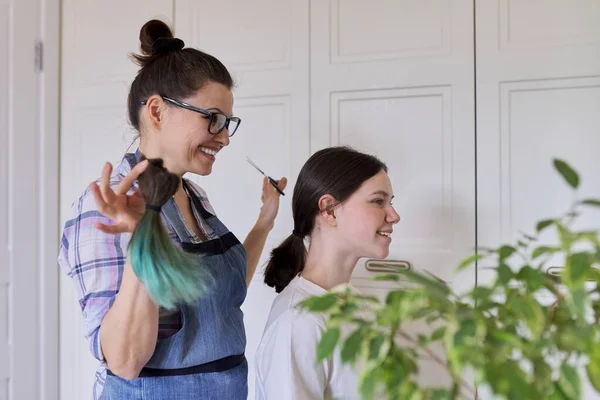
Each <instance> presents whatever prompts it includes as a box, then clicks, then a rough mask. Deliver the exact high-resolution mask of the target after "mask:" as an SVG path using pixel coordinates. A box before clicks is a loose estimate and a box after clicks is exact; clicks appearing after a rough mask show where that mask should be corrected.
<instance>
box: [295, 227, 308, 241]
mask: <svg viewBox="0 0 600 400" xmlns="http://www.w3.org/2000/svg"><path fill="white" fill-rule="evenodd" d="M292 235H293V236H296V237H297V238H299V239H304V236H306V235H303V234H301V233H300V232H298V231H297V230H295V229H294V230H293V231H292Z"/></svg>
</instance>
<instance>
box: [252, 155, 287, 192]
mask: <svg viewBox="0 0 600 400" xmlns="http://www.w3.org/2000/svg"><path fill="white" fill-rule="evenodd" d="M246 159H247V160H248V162H249V163H250V165H252V166H253V167H254V168H256V170H257V171H258V172H260V173H261V174H263V175H264V176H265V177H266V178H267V179H268V180H269V183H271V185H273V187H274V188H275V190H277V191H278V192H279V194H280V195H282V196H285V193H283V191H282V190H281V189H279V186H277V181H276V180H275V179H273V178H271V177H270V176H268V175H267V174H265V173H264V172H262V170H261V169H260V168H258V165H256V164H254V162H253V161H252V160H251V159H250V157H246Z"/></svg>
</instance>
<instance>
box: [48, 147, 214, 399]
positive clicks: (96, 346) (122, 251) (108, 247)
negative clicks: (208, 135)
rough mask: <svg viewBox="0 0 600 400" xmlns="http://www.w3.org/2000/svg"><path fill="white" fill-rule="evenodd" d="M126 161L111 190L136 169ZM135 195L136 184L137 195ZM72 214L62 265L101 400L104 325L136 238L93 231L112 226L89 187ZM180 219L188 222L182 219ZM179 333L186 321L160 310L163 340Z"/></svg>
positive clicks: (197, 189) (196, 192) (64, 239)
mask: <svg viewBox="0 0 600 400" xmlns="http://www.w3.org/2000/svg"><path fill="white" fill-rule="evenodd" d="M129 156H130V157H129V158H133V155H129ZM127 158H128V157H125V158H124V159H123V161H121V163H120V164H119V165H118V166H117V167H116V168H115V169H114V171H113V175H112V176H111V179H110V186H111V187H112V188H113V189H115V188H116V187H117V186H118V185H119V183H120V182H121V181H122V180H123V178H124V177H125V176H126V175H127V174H128V173H129V172H130V171H131V168H132V166H131V165H130V163H129V161H128V160H127ZM188 183H190V185H189V187H191V188H192V191H193V193H188V195H190V196H197V197H199V198H200V200H201V202H202V205H203V206H204V208H205V209H206V210H207V211H209V212H210V213H211V214H213V215H214V214H215V213H214V210H213V208H212V206H211V205H210V203H209V201H208V198H207V197H206V193H205V192H204V191H203V190H202V189H201V188H200V187H198V186H196V185H195V184H193V183H192V182H190V181H189V180H188ZM136 189H137V182H136V183H135V184H134V186H133V188H132V190H136ZM71 211H72V215H71V219H69V220H68V221H67V222H66V223H65V227H64V230H63V236H62V239H61V243H60V251H59V256H58V262H59V264H60V266H61V268H62V269H63V271H64V272H65V273H66V274H67V275H68V276H69V277H70V278H71V279H72V280H73V283H74V284H75V287H76V290H77V295H78V297H79V306H80V307H81V311H82V316H83V330H84V334H85V337H86V339H87V340H88V341H89V346H90V351H91V353H92V355H93V356H94V357H95V358H96V359H97V360H98V361H100V365H99V366H98V369H97V371H96V378H95V383H94V389H93V399H94V400H98V399H100V398H101V395H102V389H103V387H104V382H105V379H106V362H105V360H104V355H103V354H102V349H101V347H100V324H101V323H102V319H103V318H104V316H105V315H106V313H107V312H108V310H109V309H110V307H111V306H112V304H113V302H114V301H115V296H116V295H117V293H118V292H119V286H120V284H121V279H122V277H123V268H124V265H125V261H126V258H127V244H128V243H129V240H130V238H131V234H129V233H122V234H117V235H111V234H106V233H104V232H102V231H100V230H98V229H96V227H95V226H94V225H95V224H96V223H98V222H100V223H104V224H110V223H111V220H110V219H108V218H106V217H104V216H102V215H101V214H100V213H99V212H98V211H97V207H96V202H95V200H94V196H93V195H92V192H91V191H90V189H89V187H88V188H87V189H86V190H85V191H84V193H83V194H82V195H81V196H80V197H79V198H78V199H77V200H76V201H75V202H74V203H73V204H72V206H71ZM193 211H194V215H195V216H196V220H197V221H198V223H199V225H200V228H201V229H202V231H203V232H204V233H205V235H206V236H207V238H209V239H212V238H214V233H213V232H212V230H211V228H210V227H209V226H208V224H206V223H204V221H203V220H202V218H200V216H199V214H198V213H197V211H196V210H193ZM179 218H180V219H181V220H182V221H183V218H182V216H181V214H180V215H179ZM163 221H165V226H166V227H167V230H168V232H169V235H170V236H171V237H172V238H173V240H174V241H175V242H176V243H177V244H178V245H181V240H180V239H179V238H178V236H177V234H176V233H175V231H174V230H173V228H172V227H171V226H170V224H169V223H168V220H166V219H165V218H163ZM188 233H189V235H190V237H192V241H196V242H199V241H200V240H199V239H198V238H197V237H196V235H195V234H194V233H193V231H192V230H191V229H189V228H188ZM180 327H181V321H180V316H179V313H178V312H177V311H175V312H166V310H160V318H159V332H158V336H159V338H162V337H167V336H170V335H172V334H174V333H175V332H177V331H178V330H179V329H180Z"/></svg>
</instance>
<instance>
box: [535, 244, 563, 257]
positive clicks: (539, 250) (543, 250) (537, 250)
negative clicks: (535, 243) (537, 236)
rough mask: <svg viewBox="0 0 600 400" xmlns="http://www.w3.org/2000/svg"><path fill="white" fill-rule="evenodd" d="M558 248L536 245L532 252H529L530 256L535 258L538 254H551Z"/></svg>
mask: <svg viewBox="0 0 600 400" xmlns="http://www.w3.org/2000/svg"><path fill="white" fill-rule="evenodd" d="M559 250H560V249H558V248H556V247H549V246H540V247H536V248H535V249H533V252H532V253H531V258H532V259H534V260H535V259H536V258H538V257H539V256H542V255H544V254H553V253H556V252H557V251H559Z"/></svg>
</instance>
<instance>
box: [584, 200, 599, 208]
mask: <svg viewBox="0 0 600 400" xmlns="http://www.w3.org/2000/svg"><path fill="white" fill-rule="evenodd" d="M580 204H582V205H585V206H594V207H600V199H585V200H582V201H581V202H580Z"/></svg>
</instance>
